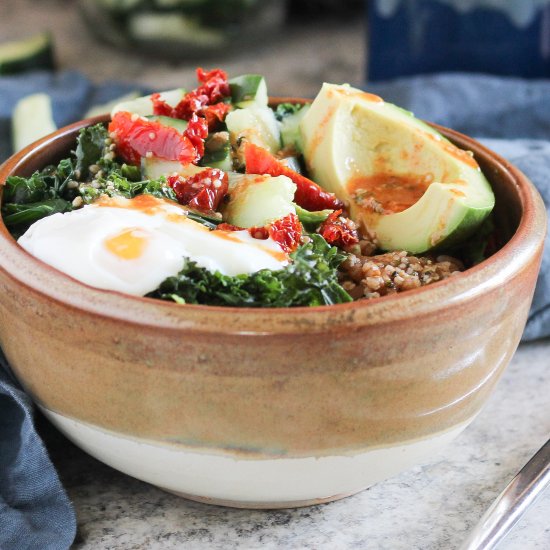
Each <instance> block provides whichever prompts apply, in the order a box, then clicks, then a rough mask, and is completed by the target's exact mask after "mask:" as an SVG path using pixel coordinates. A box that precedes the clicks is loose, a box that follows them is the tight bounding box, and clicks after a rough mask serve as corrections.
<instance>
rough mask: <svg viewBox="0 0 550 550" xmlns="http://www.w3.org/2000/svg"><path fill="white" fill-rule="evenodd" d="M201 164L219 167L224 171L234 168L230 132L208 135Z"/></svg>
mask: <svg viewBox="0 0 550 550" xmlns="http://www.w3.org/2000/svg"><path fill="white" fill-rule="evenodd" d="M201 165H202V166H209V167H210V168H219V169H220V170H223V171H224V172H228V171H229V170H233V159H232V158H231V143H230V142H229V133H228V132H214V133H212V134H210V135H209V136H208V138H207V139H206V141H205V142H204V156H203V157H202V159H201Z"/></svg>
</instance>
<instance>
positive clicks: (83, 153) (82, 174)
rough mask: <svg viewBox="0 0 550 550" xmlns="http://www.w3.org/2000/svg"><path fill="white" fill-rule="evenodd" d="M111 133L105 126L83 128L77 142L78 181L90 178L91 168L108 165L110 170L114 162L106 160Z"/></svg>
mask: <svg viewBox="0 0 550 550" xmlns="http://www.w3.org/2000/svg"><path fill="white" fill-rule="evenodd" d="M108 143H109V133H108V132H107V128H105V126H104V125H103V124H96V125H95V126H89V127H87V128H82V130H80V133H79V134H78V138H77V140H76V150H75V152H74V155H75V158H76V170H77V173H78V175H79V178H78V179H81V180H85V179H86V178H88V177H89V176H90V166H92V165H94V164H97V165H99V166H101V164H105V163H107V166H105V168H107V169H109V168H110V167H111V166H110V163H112V162H113V161H112V160H109V159H106V158H105V153H107V152H108V147H107V145H108Z"/></svg>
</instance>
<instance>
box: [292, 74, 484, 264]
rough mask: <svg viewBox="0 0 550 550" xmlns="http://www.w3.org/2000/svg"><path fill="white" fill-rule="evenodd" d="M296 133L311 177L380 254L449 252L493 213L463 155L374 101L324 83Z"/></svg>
mask: <svg viewBox="0 0 550 550" xmlns="http://www.w3.org/2000/svg"><path fill="white" fill-rule="evenodd" d="M300 130H301V133H302V138H303V144H304V156H305V160H306V164H307V166H308V169H309V170H310V174H311V175H312V176H313V179H315V181H316V182H317V183H319V184H320V185H321V186H323V187H324V188H326V189H327V190H329V191H331V192H333V193H335V194H336V195H337V196H338V197H339V198H340V199H341V200H343V201H346V202H348V203H349V206H350V211H351V215H352V217H353V218H354V219H355V220H356V221H357V222H359V223H360V224H364V225H366V226H368V227H369V228H370V229H373V230H374V231H376V234H377V237H378V241H379V245H380V247H381V248H382V249H385V250H396V249H400V250H407V251H409V252H412V253H415V254H417V253H421V252H426V251H428V250H431V249H434V248H440V247H443V246H444V247H447V246H450V245H451V244H454V243H455V242H458V241H460V240H462V239H464V238H466V237H467V236H468V235H470V234H472V233H473V232H474V231H475V230H476V228H477V227H478V226H479V225H480V224H481V222H482V221H483V220H484V219H485V218H486V217H487V216H488V215H489V213H490V212H491V210H492V209H493V206H494V202H495V198H494V195H493V192H492V190H491V186H490V185H489V182H488V181H487V179H486V178H485V176H484V175H483V173H482V172H481V170H480V168H479V166H478V165H477V163H476V161H475V160H474V159H473V157H472V155H471V154H470V153H469V152H468V151H463V150H461V149H458V148H457V147H456V146H454V145H453V144H452V143H451V142H450V141H448V140H447V139H446V138H444V137H443V136H442V135H441V134H440V133H439V132H437V131H436V130H434V129H433V128H431V127H430V126H428V125H427V124H425V123H424V122H422V121H420V120H418V119H416V118H415V117H414V116H413V115H412V114H411V113H409V112H407V111H404V110H403V109H400V108H399V107H396V106H395V105H392V104H391V103H386V102H384V101H383V100H382V99H381V98H379V97H377V96H374V95H372V94H368V93H365V92H362V91H360V90H357V89H355V88H351V87H350V86H347V85H343V86H337V85H334V84H324V85H323V87H322V89H321V91H320V92H319V94H318V95H317V97H316V98H315V100H314V102H313V103H312V105H311V108H310V109H309V111H308V112H307V113H306V114H305V116H304V118H303V119H302V121H301V123H300Z"/></svg>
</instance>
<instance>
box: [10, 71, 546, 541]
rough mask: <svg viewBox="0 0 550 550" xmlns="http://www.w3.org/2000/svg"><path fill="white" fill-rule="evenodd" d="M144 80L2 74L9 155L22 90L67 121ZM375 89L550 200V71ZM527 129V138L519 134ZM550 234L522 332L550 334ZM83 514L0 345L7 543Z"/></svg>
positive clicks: (46, 532)
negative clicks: (539, 75)
mask: <svg viewBox="0 0 550 550" xmlns="http://www.w3.org/2000/svg"><path fill="white" fill-rule="evenodd" d="M133 89H135V87H133V86H128V85H123V84H106V85H102V86H99V87H98V86H94V85H93V84H92V83H91V82H90V81H89V80H88V79H86V78H85V77H84V76H82V75H81V74H79V73H77V72H74V71H67V72H62V73H58V74H51V73H34V74H29V75H24V76H17V77H4V78H0V161H2V160H3V159H4V158H6V157H7V156H8V155H9V154H10V153H11V151H10V117H11V112H12V110H13V106H14V105H15V103H16V102H17V100H18V99H19V98H20V97H23V96H25V95H28V94H31V93H36V92H47V93H49V94H50V95H51V97H52V103H53V109H54V119H55V121H56V123H57V124H58V125H59V126H62V125H65V124H68V123H69V122H72V121H74V120H78V119H79V118H80V117H81V116H82V114H83V113H84V112H85V110H86V109H87V108H88V107H90V106H91V105H93V104H97V103H102V102H104V101H108V100H109V99H113V98H115V97H118V96H120V95H122V94H125V93H127V92H129V91H131V90H133ZM369 90H370V91H373V92H375V93H378V94H380V95H381V96H383V97H384V98H386V99H387V100H388V101H392V102H394V103H397V104H398V105H401V106H403V107H405V108H407V109H410V110H412V111H413V112H414V113H415V114H416V115H417V116H420V117H422V118H426V119H428V120H432V121H434V122H438V123H440V124H443V125H446V126H450V127H452V128H456V129H457V130H460V131H462V132H465V133H467V134H470V135H476V136H481V137H482V138H491V139H490V140H486V143H487V144H488V145H489V146H490V147H491V148H493V149H496V150H497V151H500V152H501V153H502V154H503V155H504V156H505V157H507V158H509V159H510V160H511V161H512V162H514V163H515V164H516V165H517V166H518V167H519V168H520V169H522V170H523V171H524V172H525V173H526V174H527V175H528V176H529V177H530V178H531V180H532V181H533V182H534V183H535V185H537V187H538V188H539V190H540V191H541V193H542V195H543V197H544V199H545V201H546V204H547V205H550V178H549V177H548V174H550V141H545V140H550V81H539V82H537V81H531V82H527V81H523V80H515V79H511V78H508V79H504V78H497V77H487V76H479V75H457V74H453V75H436V76H425V77H414V78H407V79H402V80H397V81H395V82H391V83H386V84H377V85H373V86H369ZM518 138H523V139H518ZM549 273H550V242H549V241H548V240H547V242H546V251H545V255H544V260H543V269H542V274H541V276H540V277H539V280H538V284H537V289H536V293H535V299H534V301H533V307H532V308H531V313H530V316H529V321H528V323H527V328H526V330H525V333H524V335H523V339H524V340H532V339H535V338H540V337H543V336H549V335H550V276H549V275H548V274H549ZM75 531H76V523H75V516H74V512H73V510H72V507H71V504H70V502H69V500H68V498H67V495H66V493H65V491H64V490H63V488H62V486H61V484H60V482H59V479H58V477H57V474H56V472H55V470H54V468H53V466H52V464H51V462H50V460H49V458H48V455H47V452H46V450H45V448H44V446H43V444H42V442H41V440H40V438H39V437H38V435H37V434H36V431H35V428H34V425H33V417H32V405H31V402H30V400H29V398H28V397H27V396H26V395H25V393H24V392H23V391H22V390H21V389H20V388H19V386H18V385H17V382H16V381H15V380H14V379H13V378H12V377H11V376H10V374H9V369H8V366H7V364H6V362H5V359H4V358H3V356H2V355H1V353H0V549H2V550H23V549H26V548H29V549H31V548H40V549H45V550H50V549H52V550H54V549H58V548H59V549H63V548H68V547H69V545H70V544H71V542H72V541H73V539H74V536H75Z"/></svg>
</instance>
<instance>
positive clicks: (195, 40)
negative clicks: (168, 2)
mask: <svg viewBox="0 0 550 550" xmlns="http://www.w3.org/2000/svg"><path fill="white" fill-rule="evenodd" d="M128 32H129V33H130V36H132V38H135V39H136V40H150V41H163V42H166V41H171V42H174V43H175V42H179V43H184V44H185V43H186V44H189V45H190V46H203V47H204V46H206V47H211V48H214V47H219V46H221V45H222V44H223V42H224V40H225V36H224V34H223V32H222V31H218V30H215V29H212V28H207V27H204V26H202V25H201V24H200V23H198V22H197V21H196V20H195V19H194V18H191V17H188V16H185V15H182V14H177V13H159V12H142V13H135V14H134V15H132V16H131V17H130V19H129V21H128Z"/></svg>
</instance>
